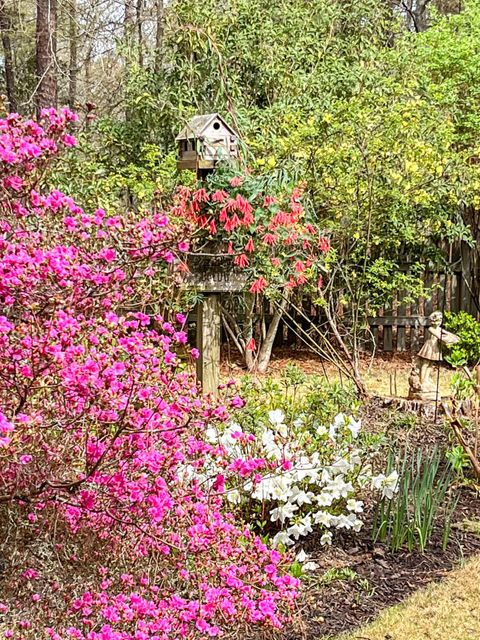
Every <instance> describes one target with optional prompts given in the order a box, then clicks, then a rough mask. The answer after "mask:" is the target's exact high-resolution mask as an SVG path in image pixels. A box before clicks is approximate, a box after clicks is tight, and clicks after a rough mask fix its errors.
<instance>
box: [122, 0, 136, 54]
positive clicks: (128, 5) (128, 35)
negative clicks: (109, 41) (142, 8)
mask: <svg viewBox="0 0 480 640" xmlns="http://www.w3.org/2000/svg"><path fill="white" fill-rule="evenodd" d="M134 35H135V3H134V0H125V6H124V14H123V37H124V39H125V42H126V43H127V45H128V46H132V44H133V40H134Z"/></svg>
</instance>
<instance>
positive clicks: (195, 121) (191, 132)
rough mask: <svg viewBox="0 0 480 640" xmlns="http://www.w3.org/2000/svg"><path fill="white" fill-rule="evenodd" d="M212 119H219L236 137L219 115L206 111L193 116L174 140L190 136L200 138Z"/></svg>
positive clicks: (234, 133) (235, 134)
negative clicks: (200, 114)
mask: <svg viewBox="0 0 480 640" xmlns="http://www.w3.org/2000/svg"><path fill="white" fill-rule="evenodd" d="M213 120H220V122H221V123H222V125H223V126H224V127H225V128H226V129H227V130H228V131H229V132H230V134H231V135H232V136H235V137H236V138H238V133H237V132H236V131H235V130H234V129H232V127H231V126H230V125H229V124H227V123H226V122H225V120H224V119H223V118H222V116H221V115H219V114H218V113H206V114H204V115H202V116H194V117H193V118H192V119H191V120H189V121H188V122H187V124H186V125H185V126H184V127H183V129H182V130H181V131H180V133H179V134H178V136H177V137H176V138H175V140H191V139H192V138H200V137H201V136H202V134H203V132H204V131H205V130H206V129H207V127H208V126H209V125H210V124H211V123H212V121H213Z"/></svg>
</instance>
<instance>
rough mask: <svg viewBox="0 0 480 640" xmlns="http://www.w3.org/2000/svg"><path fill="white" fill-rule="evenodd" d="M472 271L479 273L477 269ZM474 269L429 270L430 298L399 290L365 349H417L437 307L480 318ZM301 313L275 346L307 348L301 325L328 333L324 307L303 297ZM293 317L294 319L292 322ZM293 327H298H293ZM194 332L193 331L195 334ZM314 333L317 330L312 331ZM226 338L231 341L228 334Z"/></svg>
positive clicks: (375, 322) (285, 325)
mask: <svg viewBox="0 0 480 640" xmlns="http://www.w3.org/2000/svg"><path fill="white" fill-rule="evenodd" d="M473 273H477V271H476V270H475V271H474V272H473ZM471 274H472V272H471V271H469V270H466V269H465V267H464V265H459V268H458V269H457V270H454V271H452V272H451V273H450V274H448V275H446V276H445V274H444V273H438V272H435V271H429V270H427V271H426V272H425V275H424V285H425V289H426V290H428V291H431V295H430V297H426V298H420V299H418V300H415V301H408V299H407V300H406V299H405V296H404V293H403V292H401V291H400V292H399V294H398V296H397V297H396V299H395V300H394V301H393V302H392V304H391V306H389V307H385V308H383V309H380V310H379V313H378V314H377V316H376V317H371V318H369V324H370V332H371V335H370V336H366V340H365V348H366V349H368V350H371V349H372V348H373V347H374V348H375V350H376V351H378V352H387V353H388V352H390V353H391V352H397V351H398V352H405V351H418V350H419V349H420V347H421V346H422V344H423V341H424V337H425V328H426V327H427V325H428V316H429V315H430V314H431V313H432V312H433V311H435V310H439V311H453V312H457V311H461V310H462V311H466V312H468V313H470V314H472V315H473V316H475V317H477V318H478V319H480V294H479V285H480V283H479V281H478V278H475V277H474V278H472V275H471ZM299 304H300V306H301V307H302V313H297V312H295V311H294V310H291V311H290V313H291V316H292V317H291V318H290V319H289V318H288V317H285V318H284V319H282V321H281V323H280V326H279V330H278V333H277V336H276V339H275V345H276V346H279V347H280V346H287V345H288V346H291V345H296V346H297V347H304V346H305V343H304V342H303V341H302V337H301V334H302V331H301V330H300V331H299V330H298V327H302V328H303V330H304V331H305V332H309V333H311V328H312V325H315V326H316V327H318V328H319V329H320V330H321V331H323V330H325V331H326V332H327V333H328V331H329V330H328V326H327V323H326V320H325V318H324V317H322V310H321V309H320V308H318V307H315V306H313V305H312V304H311V301H310V300H309V299H307V298H304V300H303V301H302V302H299ZM272 313H273V306H271V308H270V309H268V311H267V314H266V318H267V320H268V319H269V317H271V314H272ZM195 319H196V318H195V314H191V315H190V316H189V321H190V322H195ZM291 320H293V322H292V321H291ZM294 326H296V327H297V329H294ZM192 335H193V334H192ZM311 335H312V336H315V334H314V333H311ZM223 339H224V340H226V341H228V337H227V336H226V335H224V336H223Z"/></svg>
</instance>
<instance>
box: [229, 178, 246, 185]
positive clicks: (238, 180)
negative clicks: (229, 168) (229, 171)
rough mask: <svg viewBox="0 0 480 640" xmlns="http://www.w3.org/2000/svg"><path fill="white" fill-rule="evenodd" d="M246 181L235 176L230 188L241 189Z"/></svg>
mask: <svg viewBox="0 0 480 640" xmlns="http://www.w3.org/2000/svg"><path fill="white" fill-rule="evenodd" d="M243 181H244V179H243V178H242V177H241V176H235V177H234V178H232V179H231V180H230V186H232V187H241V186H242V184H243Z"/></svg>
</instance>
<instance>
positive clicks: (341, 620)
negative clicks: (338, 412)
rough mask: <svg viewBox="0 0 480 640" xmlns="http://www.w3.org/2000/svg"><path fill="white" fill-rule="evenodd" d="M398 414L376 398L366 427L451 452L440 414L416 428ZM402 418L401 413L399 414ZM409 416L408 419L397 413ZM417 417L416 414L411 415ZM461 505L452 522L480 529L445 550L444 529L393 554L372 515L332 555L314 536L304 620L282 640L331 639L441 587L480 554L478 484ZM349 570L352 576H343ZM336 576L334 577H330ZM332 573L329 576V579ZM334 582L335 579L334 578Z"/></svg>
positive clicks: (309, 545) (458, 535) (308, 547)
mask: <svg viewBox="0 0 480 640" xmlns="http://www.w3.org/2000/svg"><path fill="white" fill-rule="evenodd" d="M394 411H395V409H394V408H391V407H387V408H386V407H385V405H384V403H383V401H382V399H380V398H376V399H375V398H374V399H372V401H371V402H370V403H368V404H367V405H366V406H364V407H363V409H362V414H363V415H362V419H363V421H364V424H365V428H366V429H368V431H371V432H377V433H386V434H387V435H388V436H389V439H391V440H392V441H396V442H397V443H398V444H399V446H407V445H408V447H409V448H411V449H412V451H415V450H416V449H417V448H418V447H422V448H431V447H432V446H435V445H437V446H439V447H446V446H447V445H448V440H449V434H448V431H447V430H446V429H445V428H444V426H443V419H442V417H441V416H438V417H437V421H436V422H435V421H434V419H433V418H430V419H429V418H428V417H427V418H426V417H425V416H423V417H419V418H418V421H417V423H416V424H415V425H414V426H411V425H410V426H408V427H405V426H402V425H401V426H398V423H397V424H395V421H392V413H393V412H394ZM398 415H399V413H398V412H397V416H398ZM400 415H402V416H404V415H405V414H400ZM412 415H415V414H412ZM456 491H458V493H459V503H458V505H457V509H456V512H455V518H454V522H455V523H456V524H457V525H460V524H461V523H462V522H464V521H465V520H467V521H475V522H478V523H479V531H477V532H471V531H470V532H469V531H463V530H462V529H461V528H460V526H455V525H454V527H452V533H451V536H450V540H449V543H448V547H447V549H446V550H445V551H443V550H442V548H441V534H442V530H441V528H439V530H438V531H436V533H435V535H434V537H433V539H432V542H431V543H430V544H429V546H428V547H427V550H426V551H425V553H424V554H421V553H420V552H418V551H414V552H412V553H409V552H408V551H406V550H405V551H399V552H395V553H392V552H391V551H389V549H388V547H387V546H386V545H385V544H382V543H374V542H373V540H372V533H371V532H372V527H371V521H372V514H371V513H370V514H368V513H367V514H364V516H365V518H364V520H365V525H364V527H363V528H362V530H361V531H360V532H359V533H350V532H343V533H342V534H341V535H337V537H336V538H335V539H334V545H333V546H332V547H330V548H328V549H325V548H324V547H321V546H320V543H319V536H315V535H313V536H312V537H311V538H310V539H309V540H307V541H306V543H305V544H304V545H303V548H304V549H305V551H306V552H307V553H308V554H309V555H310V558H309V559H312V560H314V561H315V562H317V563H318V565H319V567H318V569H316V571H315V573H314V574H313V575H312V576H311V577H310V578H308V579H307V583H306V585H305V588H304V590H303V591H304V595H303V601H302V603H301V608H300V612H299V615H298V616H297V618H296V620H295V622H294V624H293V625H292V626H291V627H290V629H289V630H288V632H287V633H286V634H285V640H299V639H300V638H304V639H305V640H313V639H314V638H315V640H317V639H318V638H325V639H327V638H331V637H333V636H336V635H337V634H339V633H343V632H345V631H351V630H353V629H355V628H356V627H359V626H361V625H364V624H366V623H368V622H370V621H372V620H373V619H374V618H375V617H376V616H377V615H378V613H379V612H380V611H381V610H382V609H385V608H386V607H390V606H392V605H394V604H397V603H399V602H401V601H402V600H403V599H404V598H406V597H407V596H408V595H410V594H411V593H412V592H414V591H416V590H417V589H419V588H421V587H424V586H426V585H427V584H429V583H431V582H438V581H439V580H441V579H442V578H443V577H445V576H446V575H447V574H448V572H449V571H451V570H452V569H453V568H455V567H456V566H458V564H459V563H460V562H461V561H462V560H463V559H465V558H467V557H468V556H471V555H473V554H479V553H480V493H479V491H480V488H478V487H474V486H473V483H470V484H468V483H467V484H466V485H465V486H458V487H457V488H456ZM345 569H349V570H351V571H352V572H354V573H350V574H349V573H348V572H347V575H346V574H345V573H343V575H342V570H343V571H344V570H345ZM332 570H339V572H337V579H332ZM328 572H329V573H328ZM329 576H330V578H329Z"/></svg>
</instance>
